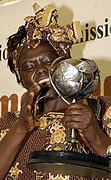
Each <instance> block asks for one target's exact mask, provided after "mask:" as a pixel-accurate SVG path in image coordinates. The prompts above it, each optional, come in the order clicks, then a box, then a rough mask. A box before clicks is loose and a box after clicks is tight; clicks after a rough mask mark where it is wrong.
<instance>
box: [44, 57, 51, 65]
mask: <svg viewBox="0 0 111 180" xmlns="http://www.w3.org/2000/svg"><path fill="white" fill-rule="evenodd" d="M43 62H44V63H45V64H51V63H52V62H53V59H51V58H49V57H45V58H44V59H43Z"/></svg>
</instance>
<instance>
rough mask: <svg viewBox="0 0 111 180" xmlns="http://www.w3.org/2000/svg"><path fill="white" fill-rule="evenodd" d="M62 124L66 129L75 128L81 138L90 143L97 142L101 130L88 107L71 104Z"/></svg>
mask: <svg viewBox="0 0 111 180" xmlns="http://www.w3.org/2000/svg"><path fill="white" fill-rule="evenodd" d="M63 122H64V123H65V125H66V126H67V127H70V128H75V129H77V130H78V131H79V133H80V135H81V136H82V138H83V139H84V140H86V141H88V142H90V143H93V142H95V141H96V142H97V140H98V139H97V138H98V136H99V135H101V129H100V128H99V125H98V123H97V120H96V118H95V116H94V114H93V111H92V109H91V108H90V107H88V106H86V105H84V104H82V103H75V104H71V105H70V106H69V107H68V109H67V111H66V112H65V115H64V118H63Z"/></svg>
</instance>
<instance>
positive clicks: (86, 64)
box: [49, 58, 100, 104]
mask: <svg viewBox="0 0 111 180" xmlns="http://www.w3.org/2000/svg"><path fill="white" fill-rule="evenodd" d="M60 60H61V61H60ZM57 62H58V63H57ZM55 64H56V65H55ZM49 78H50V81H51V84H52V86H53V87H54V89H55V91H56V92H57V93H58V95H59V96H60V97H61V98H62V99H63V100H64V101H65V102H66V103H67V104H70V103H71V102H75V101H79V100H81V99H84V98H86V97H88V96H90V95H91V94H92V93H93V91H95V89H96V87H97V85H98V82H99V80H100V76H99V71H98V67H97V65H96V63H95V62H94V61H93V60H89V59H83V58H82V59H79V60H75V59H72V58H70V59H66V60H62V58H59V59H58V60H55V63H53V64H52V66H51V68H50V71H49Z"/></svg>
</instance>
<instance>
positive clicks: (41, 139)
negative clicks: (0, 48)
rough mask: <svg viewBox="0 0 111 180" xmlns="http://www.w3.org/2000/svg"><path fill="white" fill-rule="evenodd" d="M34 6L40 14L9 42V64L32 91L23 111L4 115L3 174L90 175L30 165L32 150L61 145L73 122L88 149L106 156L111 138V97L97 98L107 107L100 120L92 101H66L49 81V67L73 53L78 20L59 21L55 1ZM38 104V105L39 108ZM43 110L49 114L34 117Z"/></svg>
mask: <svg viewBox="0 0 111 180" xmlns="http://www.w3.org/2000/svg"><path fill="white" fill-rule="evenodd" d="M34 8H35V10H36V14H35V16H34V17H30V18H28V19H27V18H26V25H25V26H22V27H20V28H19V30H18V32H17V33H16V34H14V35H12V36H10V37H9V40H8V43H7V45H8V64H9V67H10V70H11V71H12V72H13V73H15V75H16V77H17V81H18V83H21V84H22V85H23V87H24V88H26V89H27V93H26V94H25V95H24V97H23V99H22V103H21V110H20V113H19V114H18V113H7V114H6V115H5V116H4V117H2V118H1V120H0V124H1V125H0V130H1V136H0V137H1V142H0V179H1V180H2V179H14V180H15V179H20V180H21V179H28V180H29V179H31V180H32V179H34V180H36V179H43V180H45V179H79V178H80V179H85V180H86V179H90V178H86V177H84V178H82V177H76V176H73V177H72V176H69V175H66V176H64V175H58V174H56V175H54V174H51V173H49V174H48V173H41V172H36V171H33V170H30V169H28V168H27V167H26V163H27V162H28V159H29V154H30V152H31V151H36V150H37V151H41V150H62V149H63V148H64V147H63V145H64V143H65V142H66V141H67V139H68V138H69V137H68V135H69V133H68V129H69V128H75V129H77V130H78V132H79V137H80V142H81V144H83V146H84V147H85V150H86V151H87V152H92V153H96V154H97V155H100V156H103V155H104V154H105V152H106V149H107V147H108V146H109V145H110V144H111V139H110V137H109V136H107V135H106V134H105V133H104V132H103V129H101V128H100V127H102V126H99V124H100V125H102V120H103V115H104V113H105V111H106V108H107V107H109V106H110V105H109V104H108V100H110V97H109V98H106V99H104V98H102V97H101V98H100V100H98V101H101V103H102V107H103V108H105V109H104V110H103V111H102V116H101V119H100V120H101V121H98V120H97V118H96V117H95V115H94V113H93V110H92V109H91V108H90V107H89V106H87V105H84V104H82V103H75V104H71V105H67V104H66V103H65V102H64V101H63V100H62V99H60V98H59V97H58V95H57V94H56V92H55V90H54V89H53V87H52V86H51V84H50V81H49V77H48V71H49V68H50V66H51V64H52V62H53V61H54V60H55V59H56V58H57V57H60V56H62V57H63V58H64V59H65V58H69V57H70V48H71V46H72V44H73V43H74V42H75V41H77V40H78V37H79V35H80V30H79V28H78V25H77V26H76V27H77V28H78V29H76V31H77V32H78V34H79V35H78V34H77V32H76V33H75V34H76V35H77V36H76V35H75V34H74V32H75V31H74V30H73V26H68V25H67V26H66V27H60V26H58V24H57V17H58V14H57V11H56V10H55V9H53V8H52V7H51V6H46V7H45V8H43V9H41V10H40V8H39V10H37V4H35V5H34ZM41 12H42V13H41ZM47 13H49V14H48V15H49V16H48V19H47V21H46V22H45V25H44V21H42V19H44V17H47V16H46V15H47ZM40 14H41V16H42V17H40ZM49 17H50V18H49ZM35 20H36V22H35ZM45 20H46V19H45ZM37 23H38V24H37ZM68 28H69V29H68ZM65 30H67V31H65ZM72 30H73V31H72ZM57 32H59V33H57ZM66 32H69V33H70V32H73V36H72V37H70V38H69V36H68V34H67V33H66ZM49 35H50V36H49ZM59 35H60V36H59ZM66 37H67V38H66ZM62 38H63V39H62ZM68 38H69V39H68ZM42 96H44V98H43V99H42V98H41V97H42ZM40 98H41V100H39V99H40ZM37 102H38V103H37ZM35 105H37V107H36V106H35ZM35 107H36V108H38V110H37V112H36V113H37V114H35ZM38 113H39V114H40V115H41V113H44V114H43V115H42V116H40V118H38V117H36V119H35V116H36V115H38ZM106 119H107V120H109V117H108V118H107V117H106ZM109 121H110V120H109ZM107 122H108V121H107ZM107 124H108V123H106V122H105V123H104V126H103V127H104V129H105V130H106V131H107V132H109V131H110V128H109V127H108V126H107ZM48 127H50V128H48Z"/></svg>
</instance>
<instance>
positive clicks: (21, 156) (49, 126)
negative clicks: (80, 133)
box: [0, 97, 111, 180]
mask: <svg viewBox="0 0 111 180" xmlns="http://www.w3.org/2000/svg"><path fill="white" fill-rule="evenodd" d="M95 102H97V103H96V104H95ZM88 103H89V102H88ZM89 105H91V106H92V108H93V110H94V111H95V114H96V116H97V119H98V123H99V125H100V127H101V128H102V129H103V130H104V131H105V132H106V133H107V134H108V136H111V97H98V98H97V99H96V100H94V101H91V102H90V103H89ZM17 116H18V113H12V112H8V113H7V114H6V115H5V116H3V117H2V118H1V119H0V140H2V138H3V137H4V136H5V135H6V133H7V132H8V131H9V129H10V128H11V127H12V126H13V124H14V123H16V121H17ZM63 116H64V114H63V113H56V112H53V113H52V112H50V113H48V114H44V115H43V116H42V117H41V118H40V120H39V127H37V126H35V129H34V130H33V131H32V132H30V133H28V135H27V136H26V137H25V139H24V141H23V143H22V145H21V148H20V149H19V152H18V154H17V156H16V159H15V161H14V163H13V164H12V167H11V169H10V171H9V173H8V174H7V176H6V177H5V180H91V179H93V180H96V179H98V180H102V179H103V178H89V177H78V176H70V175H61V174H51V173H49V174H48V173H42V172H36V171H33V170H31V169H29V168H27V166H26V164H27V162H28V160H29V155H30V153H31V152H32V151H42V150H45V151H51V150H55V151H59V150H60V151H61V150H63V148H64V147H63V144H64V142H66V141H67V140H68V138H69V134H70V133H69V129H65V127H64V126H63V124H62V122H61V121H62V120H61V119H62V117H63ZM79 138H80V143H81V144H82V145H83V146H84V148H85V150H86V151H87V152H91V153H95V152H94V151H93V149H91V147H90V146H89V145H88V144H87V143H84V141H83V140H82V139H81V137H79ZM86 145H87V146H86ZM104 180H111V178H107V177H106V178H104Z"/></svg>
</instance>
